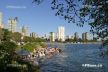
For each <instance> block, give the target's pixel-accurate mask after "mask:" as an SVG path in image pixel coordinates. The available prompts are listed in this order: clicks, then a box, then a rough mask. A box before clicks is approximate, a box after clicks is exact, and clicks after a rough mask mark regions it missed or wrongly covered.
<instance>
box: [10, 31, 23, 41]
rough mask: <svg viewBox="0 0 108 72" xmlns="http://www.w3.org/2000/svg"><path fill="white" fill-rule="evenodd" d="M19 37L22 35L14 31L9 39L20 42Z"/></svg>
mask: <svg viewBox="0 0 108 72" xmlns="http://www.w3.org/2000/svg"><path fill="white" fill-rule="evenodd" d="M21 37H22V35H21V33H19V32H14V33H12V34H11V39H12V40H14V41H15V42H20V41H21Z"/></svg>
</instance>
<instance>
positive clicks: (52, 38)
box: [50, 32, 55, 42]
mask: <svg viewBox="0 0 108 72" xmlns="http://www.w3.org/2000/svg"><path fill="white" fill-rule="evenodd" d="M50 41H51V42H54V41H55V33H54V32H50Z"/></svg>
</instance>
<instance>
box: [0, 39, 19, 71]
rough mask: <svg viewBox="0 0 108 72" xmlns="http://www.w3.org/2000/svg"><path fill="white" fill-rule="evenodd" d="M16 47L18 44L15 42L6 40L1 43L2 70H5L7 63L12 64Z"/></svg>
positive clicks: (0, 58) (0, 64)
mask: <svg viewBox="0 0 108 72" xmlns="http://www.w3.org/2000/svg"><path fill="white" fill-rule="evenodd" d="M16 48H17V45H16V44H15V43H13V42H9V41H4V42H2V43H1V44H0V72H1V71H2V72H4V71H5V70H6V68H7V65H8V64H11V62H12V60H13V55H14V51H15V49H16Z"/></svg>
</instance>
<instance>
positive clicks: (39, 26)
mask: <svg viewBox="0 0 108 72" xmlns="http://www.w3.org/2000/svg"><path fill="white" fill-rule="evenodd" d="M0 12H2V13H3V23H4V25H5V27H7V25H8V19H9V17H13V18H15V17H18V24H17V26H18V28H20V27H21V26H23V25H25V26H28V29H29V33H31V32H35V33H36V34H38V35H44V34H49V32H57V28H58V27H59V26H64V27H65V35H74V33H75V32H78V34H79V36H80V37H81V34H82V33H83V32H89V30H90V26H88V25H87V24H85V25H84V27H78V26H76V24H73V23H68V22H67V21H65V20H64V19H62V18H60V17H58V16H55V12H54V11H53V10H52V9H51V5H50V2H49V1H48V0H47V1H46V0H45V1H44V2H43V3H42V4H40V5H36V4H33V3H32V0H0Z"/></svg>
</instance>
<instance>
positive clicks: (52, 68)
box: [40, 44, 108, 72]
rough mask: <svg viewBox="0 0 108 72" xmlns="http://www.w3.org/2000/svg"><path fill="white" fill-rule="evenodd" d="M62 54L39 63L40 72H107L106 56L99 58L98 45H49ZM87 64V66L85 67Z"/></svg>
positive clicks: (107, 62)
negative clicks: (58, 49) (56, 48)
mask: <svg viewBox="0 0 108 72" xmlns="http://www.w3.org/2000/svg"><path fill="white" fill-rule="evenodd" d="M48 46H50V47H58V48H60V49H61V50H62V53H60V54H56V55H54V56H53V57H51V58H45V59H43V60H42V61H41V62H40V67H41V72H108V56H107V57H103V56H100V53H101V51H100V49H99V47H100V45H99V44H49V45H48ZM87 64H89V65H88V66H86V65H87Z"/></svg>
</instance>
